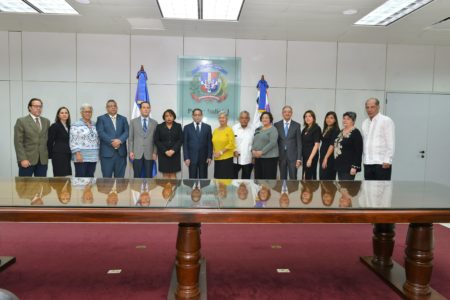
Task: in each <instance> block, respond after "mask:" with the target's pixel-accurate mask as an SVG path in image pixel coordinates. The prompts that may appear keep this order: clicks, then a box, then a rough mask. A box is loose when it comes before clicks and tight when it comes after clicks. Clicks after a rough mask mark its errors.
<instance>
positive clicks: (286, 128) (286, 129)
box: [284, 122, 289, 150]
mask: <svg viewBox="0 0 450 300" xmlns="http://www.w3.org/2000/svg"><path fill="white" fill-rule="evenodd" d="M288 130H289V123H287V122H286V123H284V136H285V137H287V135H288ZM284 150H287V146H286V145H284Z"/></svg>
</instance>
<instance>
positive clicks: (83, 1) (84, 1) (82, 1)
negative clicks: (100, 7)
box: [75, 0, 91, 4]
mask: <svg viewBox="0 0 450 300" xmlns="http://www.w3.org/2000/svg"><path fill="white" fill-rule="evenodd" d="M75 1H77V2H78V3H80V4H89V3H91V1H90V0H75Z"/></svg>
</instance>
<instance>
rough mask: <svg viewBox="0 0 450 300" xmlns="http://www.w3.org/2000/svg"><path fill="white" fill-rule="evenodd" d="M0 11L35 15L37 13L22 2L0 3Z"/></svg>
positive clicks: (20, 0)
mask: <svg viewBox="0 0 450 300" xmlns="http://www.w3.org/2000/svg"><path fill="white" fill-rule="evenodd" d="M0 11H2V12H21V13H37V11H36V10H35V9H34V8H32V7H31V6H29V5H28V4H26V3H25V2H23V1H22V0H3V1H0Z"/></svg>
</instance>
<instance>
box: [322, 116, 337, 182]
mask: <svg viewBox="0 0 450 300" xmlns="http://www.w3.org/2000/svg"><path fill="white" fill-rule="evenodd" d="M339 131H340V129H339V124H338V121H337V116H336V113H335V112H334V111H329V112H327V114H326V115H325V120H324V121H323V131H322V144H321V145H320V151H319V152H320V160H319V162H320V164H319V178H320V180H336V170H335V169H334V154H333V150H334V140H335V139H336V138H337V136H338V134H339Z"/></svg>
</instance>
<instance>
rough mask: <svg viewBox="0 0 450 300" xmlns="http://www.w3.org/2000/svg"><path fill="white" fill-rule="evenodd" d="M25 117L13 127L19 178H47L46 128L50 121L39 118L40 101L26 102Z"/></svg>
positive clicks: (35, 99)
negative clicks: (26, 110) (26, 112)
mask: <svg viewBox="0 0 450 300" xmlns="http://www.w3.org/2000/svg"><path fill="white" fill-rule="evenodd" d="M28 111H29V112H30V113H29V114H28V115H27V116H25V117H22V118H19V119H17V122H16V125H15V126H14V147H15V149H16V156H17V163H18V165H19V176H21V177H23V176H33V174H34V176H36V177H45V176H47V165H48V150H47V139H48V128H49V127H50V121H49V120H48V119H46V118H44V117H41V113H42V100H41V99H38V98H33V99H31V100H30V101H29V102H28Z"/></svg>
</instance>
